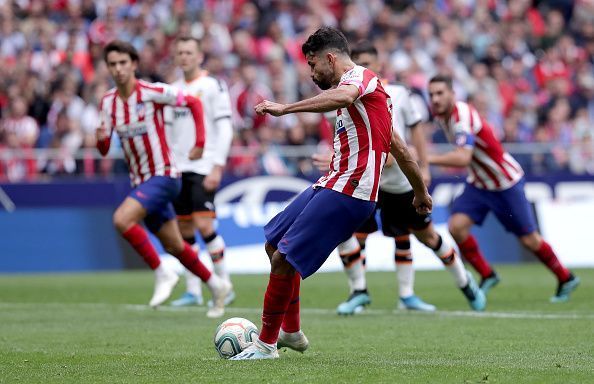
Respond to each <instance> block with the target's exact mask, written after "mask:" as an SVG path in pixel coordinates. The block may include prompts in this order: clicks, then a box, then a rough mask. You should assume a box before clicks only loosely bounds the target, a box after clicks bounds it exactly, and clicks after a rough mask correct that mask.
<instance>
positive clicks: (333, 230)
mask: <svg viewBox="0 0 594 384" xmlns="http://www.w3.org/2000/svg"><path fill="white" fill-rule="evenodd" d="M374 209H375V202H373V201H366V200H360V199H356V198H354V197H351V196H347V195H345V194H343V193H340V192H336V191H333V190H331V189H327V188H316V189H313V188H308V189H306V190H305V191H303V192H301V194H299V196H297V197H296V198H295V200H293V201H292V202H291V203H290V204H289V205H288V206H287V207H286V208H285V210H284V211H282V212H281V213H279V214H278V215H276V216H275V217H274V218H272V220H270V222H268V224H266V226H265V227H264V234H265V236H266V240H267V241H268V243H269V244H270V245H272V246H274V247H275V248H277V249H278V250H279V252H280V253H282V254H284V255H285V256H286V259H287V261H288V262H289V263H290V264H291V265H292V266H293V267H294V268H295V269H296V270H297V271H298V272H299V273H300V274H301V276H302V278H304V279H305V278H306V277H308V276H311V275H312V274H313V273H315V272H316V271H317V270H318V269H319V268H320V267H321V266H322V264H324V261H326V259H327V258H328V256H329V255H330V253H331V252H332V250H334V248H336V247H337V246H338V244H340V243H342V242H343V241H346V240H347V239H348V238H349V237H350V236H351V235H352V234H353V233H354V232H355V230H356V229H357V228H359V226H360V225H361V224H363V222H365V220H367V218H368V217H369V215H371V214H372V213H373V211H374Z"/></svg>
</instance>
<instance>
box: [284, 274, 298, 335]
mask: <svg viewBox="0 0 594 384" xmlns="http://www.w3.org/2000/svg"><path fill="white" fill-rule="evenodd" d="M300 287H301V275H300V274H299V273H298V272H297V273H295V276H293V294H292V295H291V301H290V302H289V308H287V312H286V313H285V318H284V319H283V323H282V325H281V328H282V330H283V331H285V332H287V333H293V332H298V331H299V330H300V329H301V316H300V313H299V306H300V305H299V288H300Z"/></svg>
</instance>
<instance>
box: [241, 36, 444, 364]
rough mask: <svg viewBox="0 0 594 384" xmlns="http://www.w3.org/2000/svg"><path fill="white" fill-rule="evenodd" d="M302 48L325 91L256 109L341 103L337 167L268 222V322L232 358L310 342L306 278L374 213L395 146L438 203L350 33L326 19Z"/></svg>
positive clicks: (421, 206) (277, 111)
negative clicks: (303, 302) (356, 57)
mask: <svg viewBox="0 0 594 384" xmlns="http://www.w3.org/2000/svg"><path fill="white" fill-rule="evenodd" d="M301 49H302V52H303V54H304V55H305V57H306V59H307V63H308V65H309V67H310V70H311V75H312V80H313V81H314V82H315V83H316V84H317V85H318V87H320V88H321V89H322V90H324V91H323V92H322V93H320V94H319V95H317V96H314V97H312V98H309V99H305V100H302V101H299V102H296V103H292V104H277V103H274V102H271V101H267V100H265V101H263V102H262V103H260V104H258V105H257V106H256V108H255V109H256V112H257V113H259V114H265V113H268V114H270V115H273V116H281V115H285V114H288V113H296V112H318V113H320V112H329V111H334V110H336V114H337V118H336V129H335V135H334V157H333V159H332V166H331V170H330V172H329V173H328V174H327V175H325V176H322V177H321V178H320V179H319V180H318V181H317V182H316V183H315V184H314V185H313V186H312V187H311V188H307V189H306V190H305V191H303V192H302V193H301V194H300V195H299V196H297V197H296V198H295V199H294V200H293V201H292V202H291V204H289V205H288V206H287V208H285V210H284V211H282V212H281V213H279V214H278V215H276V216H275V217H274V218H273V219H272V220H270V222H269V223H268V224H266V226H265V227H264V232H265V236H266V241H267V242H266V246H265V249H266V253H267V254H268V256H269V257H270V261H271V273H270V279H269V281H268V287H267V288H266V294H265V296H264V308H263V313H262V328H261V331H260V335H259V338H258V340H256V341H255V342H254V343H253V344H252V345H251V346H250V347H248V348H246V349H245V350H244V351H243V352H242V353H240V354H238V355H236V356H234V357H233V358H232V360H251V359H271V358H278V357H279V355H278V350H277V342H278V347H289V348H291V349H295V350H298V351H304V350H305V349H307V347H308V345H309V343H308V340H307V338H306V337H305V335H304V333H303V332H302V331H301V327H300V316H299V287H300V280H301V278H307V277H308V276H310V275H312V274H313V273H315V272H316V271H317V270H318V269H319V268H320V266H321V265H322V264H323V263H324V261H325V260H326V259H327V258H328V256H329V254H330V252H332V250H333V249H334V248H336V246H337V245H338V244H340V243H341V242H344V241H346V240H347V239H348V238H349V237H350V236H351V235H352V234H353V233H354V232H355V230H356V229H357V228H358V227H359V226H360V225H361V224H362V223H363V222H364V221H365V220H367V218H368V217H369V216H370V215H371V213H372V212H373V210H374V209H375V202H376V201H377V192H378V188H379V179H380V175H381V172H382V169H383V166H384V164H385V161H386V159H387V155H388V152H390V151H391V152H392V153H393V154H394V155H395V157H396V160H397V161H398V165H399V166H400V168H401V169H402V170H403V172H404V174H405V175H407V177H408V178H409V179H410V182H411V185H412V186H413V190H414V194H415V197H414V205H415V207H417V209H418V210H419V211H420V212H423V213H428V212H429V211H430V210H431V207H432V201H431V196H429V193H428V192H427V188H426V187H425V184H424V183H423V179H422V177H421V174H420V171H419V168H418V166H417V163H416V162H415V161H414V160H413V158H412V156H411V155H410V153H409V152H408V150H407V148H406V145H405V144H404V142H403V141H402V139H401V138H400V137H398V136H396V135H392V114H391V108H392V105H391V100H390V97H389V96H388V94H387V93H386V92H385V91H384V89H383V87H382V84H381V82H380V81H379V79H378V77H377V76H376V75H375V74H374V73H373V72H371V71H370V70H369V69H366V68H364V67H361V66H357V65H355V63H353V62H352V60H351V58H350V57H349V47H348V43H347V40H346V38H345V37H344V35H343V34H342V33H341V32H340V31H338V30H336V29H334V28H329V27H323V28H320V29H319V30H317V31H316V32H315V33H313V34H312V35H311V36H309V38H308V39H307V41H306V42H305V44H303V46H302V48H301ZM279 333H280V335H279Z"/></svg>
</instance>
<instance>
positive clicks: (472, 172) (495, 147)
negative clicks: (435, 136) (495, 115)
mask: <svg viewBox="0 0 594 384" xmlns="http://www.w3.org/2000/svg"><path fill="white" fill-rule="evenodd" d="M441 124H443V122H441ZM445 128H446V129H445V132H446V135H447V136H448V139H449V140H450V142H452V143H454V144H456V145H462V146H467V145H471V146H472V148H473V151H472V161H471V163H470V165H469V167H468V168H469V173H468V179H467V181H468V182H469V183H471V184H472V185H474V186H475V187H477V188H481V189H487V190H492V191H501V190H505V189H508V188H511V187H512V186H514V185H515V184H516V183H517V182H518V181H519V180H520V179H521V178H522V177H523V176H524V171H523V170H522V167H521V166H520V164H518V162H517V161H516V160H515V159H514V158H513V157H512V156H511V155H510V154H509V153H507V152H506V151H505V150H504V149H503V146H502V145H501V143H500V142H499V140H498V139H497V138H496V137H495V134H494V133H493V129H492V128H491V126H490V125H489V124H488V123H487V122H486V121H485V120H484V119H483V118H482V117H481V116H480V115H479V113H478V112H477V111H476V109H474V107H472V106H471V105H469V104H467V103H465V102H462V101H458V102H456V104H455V106H454V110H453V112H452V115H451V117H450V121H449V122H448V124H447V125H446V127H445ZM462 134H466V135H467V136H468V139H467V140H466V141H465V140H460V139H459V138H460V137H461V135H462ZM472 144H474V145H472Z"/></svg>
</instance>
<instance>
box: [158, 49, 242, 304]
mask: <svg viewBox="0 0 594 384" xmlns="http://www.w3.org/2000/svg"><path fill="white" fill-rule="evenodd" d="M203 59H204V56H203V55H202V52H201V50H200V41H199V40H197V39H195V38H192V37H180V38H178V39H177V41H176V43H175V60H176V63H177V65H178V66H179V67H180V68H181V70H182V71H183V78H181V79H179V80H177V81H176V82H175V83H173V85H174V86H175V87H176V88H178V89H181V90H183V91H184V92H185V93H186V94H188V95H191V96H194V97H196V98H199V99H200V100H201V101H202V106H203V109H204V127H205V130H206V141H205V144H204V153H203V154H202V158H200V159H199V160H191V159H188V155H187V154H188V152H189V151H190V150H191V149H192V146H193V143H194V142H195V141H196V137H195V136H196V133H195V130H194V129H193V125H194V120H193V116H192V115H191V113H190V111H189V110H188V108H168V111H167V112H168V113H167V115H168V116H167V118H166V121H167V122H168V123H169V122H171V126H170V127H168V129H167V130H166V131H167V140H168V142H169V143H170V145H171V149H172V152H173V154H174V156H175V161H176V164H177V167H178V169H179V170H180V171H181V172H182V189H181V193H180V194H179V195H178V197H177V199H176V200H175V201H174V202H173V206H174V208H175V212H176V213H177V220H178V222H179V228H180V230H181V234H182V237H183V238H184V240H185V241H186V242H187V243H188V244H190V245H194V244H195V243H196V237H195V229H198V232H199V233H200V236H201V237H202V240H203V241H204V244H205V245H206V249H207V250H208V253H209V255H210V257H211V259H212V262H213V266H214V272H215V273H216V274H217V275H218V276H219V277H221V278H222V279H225V280H226V281H228V282H229V283H231V281H230V278H229V273H228V272H227V269H226V268H225V259H224V255H225V241H224V240H223V238H222V237H221V235H220V234H218V233H217V231H216V230H215V227H214V220H215V217H216V214H215V206H214V197H215V191H216V190H217V188H218V187H219V185H220V184H221V179H222V176H223V169H224V167H225V163H226V162H227V155H228V154H229V147H230V146H231V140H232V138H233V128H232V126H231V100H230V99H229V93H228V92H227V86H226V85H225V84H224V83H223V82H222V81H220V80H217V79H215V78H214V77H212V76H209V75H208V72H206V71H204V70H202V68H201V67H200V66H201V64H202V61H203ZM169 112H171V113H169ZM168 125H169V124H168ZM186 283H187V284H186V286H187V289H186V292H185V293H184V294H183V296H182V297H181V298H179V299H178V300H175V301H173V302H172V303H171V304H172V305H174V306H184V305H196V304H202V289H201V285H200V279H198V277H196V276H195V275H194V274H193V273H191V271H186ZM234 298H235V293H234V292H233V291H230V292H229V294H228V295H227V297H226V298H225V305H227V304H230V303H231V302H232V301H233V300H234ZM210 304H212V303H210Z"/></svg>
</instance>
